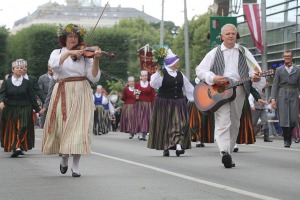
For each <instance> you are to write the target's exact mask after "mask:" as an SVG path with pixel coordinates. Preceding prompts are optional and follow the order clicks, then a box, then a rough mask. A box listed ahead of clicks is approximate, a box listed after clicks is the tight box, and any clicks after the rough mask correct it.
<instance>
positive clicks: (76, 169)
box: [72, 154, 81, 174]
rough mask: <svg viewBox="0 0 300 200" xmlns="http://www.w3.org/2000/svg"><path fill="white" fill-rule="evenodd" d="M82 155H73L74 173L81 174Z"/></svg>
mask: <svg viewBox="0 0 300 200" xmlns="http://www.w3.org/2000/svg"><path fill="white" fill-rule="evenodd" d="M80 156H81V155H80V154H74V155H73V166H72V170H73V172H75V173H77V174H79V160H80Z"/></svg>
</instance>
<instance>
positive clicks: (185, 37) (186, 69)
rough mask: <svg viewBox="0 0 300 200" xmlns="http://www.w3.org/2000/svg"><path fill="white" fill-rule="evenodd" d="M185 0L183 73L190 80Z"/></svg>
mask: <svg viewBox="0 0 300 200" xmlns="http://www.w3.org/2000/svg"><path fill="white" fill-rule="evenodd" d="M188 32H189V31H188V19H187V9H186V0H184V52H185V75H186V77H187V78H188V79H189V80H190V78H191V75H190V53H189V35H188Z"/></svg>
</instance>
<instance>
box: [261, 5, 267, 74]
mask: <svg viewBox="0 0 300 200" xmlns="http://www.w3.org/2000/svg"><path fill="white" fill-rule="evenodd" d="M260 5H261V8H260V10H261V29H262V42H263V46H264V48H263V52H262V55H261V64H262V70H263V71H266V70H268V61H267V30H266V29H267V26H266V0H261V4H260Z"/></svg>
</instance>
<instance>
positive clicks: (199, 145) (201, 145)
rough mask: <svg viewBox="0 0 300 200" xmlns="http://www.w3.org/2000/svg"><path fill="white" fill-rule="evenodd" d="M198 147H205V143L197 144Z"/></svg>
mask: <svg viewBox="0 0 300 200" xmlns="http://www.w3.org/2000/svg"><path fill="white" fill-rule="evenodd" d="M196 147H205V145H204V144H203V143H199V144H196Z"/></svg>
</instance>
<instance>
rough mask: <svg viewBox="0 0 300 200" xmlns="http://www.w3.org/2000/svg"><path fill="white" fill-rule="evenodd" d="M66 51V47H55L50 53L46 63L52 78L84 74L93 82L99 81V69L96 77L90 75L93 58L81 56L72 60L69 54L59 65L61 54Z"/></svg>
mask: <svg viewBox="0 0 300 200" xmlns="http://www.w3.org/2000/svg"><path fill="white" fill-rule="evenodd" d="M66 51H67V48H65V47H63V48H62V49H55V50H54V51H52V53H51V55H50V59H49V61H48V63H49V65H50V66H51V68H52V70H53V79H54V80H59V79H65V78H68V77H79V76H85V77H87V78H88V79H89V80H90V81H91V82H93V83H97V82H98V81H99V79H100V70H99V71H98V74H97V76H96V77H94V76H93V75H92V65H93V58H84V57H81V58H80V59H78V60H76V61H73V60H72V58H71V57H70V56H69V57H68V58H67V59H66V60H65V61H64V62H63V63H62V64H61V65H59V60H60V58H61V55H62V54H63V53H64V52H66Z"/></svg>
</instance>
